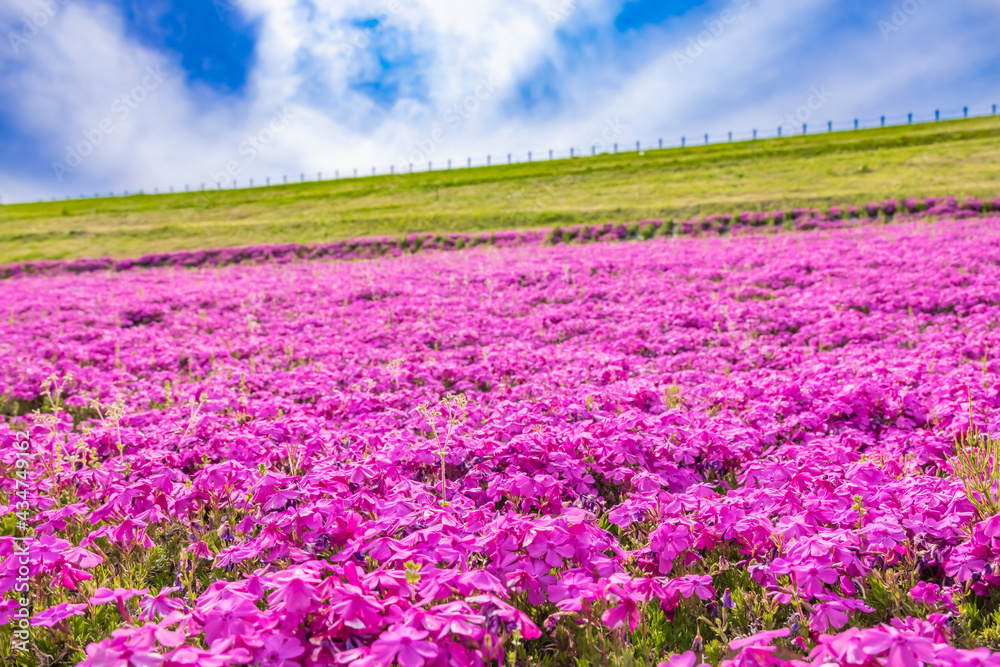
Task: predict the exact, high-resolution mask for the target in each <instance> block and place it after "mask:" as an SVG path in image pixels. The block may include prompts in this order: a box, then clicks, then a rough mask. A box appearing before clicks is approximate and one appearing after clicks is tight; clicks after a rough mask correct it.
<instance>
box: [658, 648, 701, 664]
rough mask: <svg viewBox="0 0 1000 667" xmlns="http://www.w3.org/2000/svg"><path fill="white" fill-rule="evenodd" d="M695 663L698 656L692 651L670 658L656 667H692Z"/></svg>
mask: <svg viewBox="0 0 1000 667" xmlns="http://www.w3.org/2000/svg"><path fill="white" fill-rule="evenodd" d="M697 662H698V656H697V655H695V654H694V652H693V651H685V652H684V653H678V654H676V655H672V656H670V659H669V660H667V661H665V662H661V663H660V664H658V665H657V666H656V667H694V666H695V664H696V663H697ZM702 664H704V663H702Z"/></svg>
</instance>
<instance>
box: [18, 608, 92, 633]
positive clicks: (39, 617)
mask: <svg viewBox="0 0 1000 667" xmlns="http://www.w3.org/2000/svg"><path fill="white" fill-rule="evenodd" d="M86 609H87V605H85V604H70V603H69V602H60V603H59V604H57V605H55V606H54V607H49V608H48V609H46V610H44V611H40V612H37V613H36V614H35V615H34V616H32V618H31V624H32V625H34V626H39V625H44V626H45V627H47V628H51V627H52V626H53V625H55V624H56V623H59V622H60V621H64V620H66V619H67V618H71V617H73V616H83V612H84V611H85V610H86Z"/></svg>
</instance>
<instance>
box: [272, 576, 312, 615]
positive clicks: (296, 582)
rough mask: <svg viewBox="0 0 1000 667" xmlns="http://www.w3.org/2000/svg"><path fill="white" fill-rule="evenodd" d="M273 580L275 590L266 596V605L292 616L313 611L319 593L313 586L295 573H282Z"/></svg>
mask: <svg viewBox="0 0 1000 667" xmlns="http://www.w3.org/2000/svg"><path fill="white" fill-rule="evenodd" d="M275 580H276V582H277V583H276V585H275V586H274V588H275V590H274V592H273V593H272V594H271V595H270V596H268V599H267V601H268V604H270V605H271V606H272V607H280V608H282V609H284V610H285V611H287V612H290V613H293V614H297V613H302V612H309V611H312V610H313V608H314V606H315V605H316V602H317V601H318V600H319V591H318V590H316V586H315V585H314V584H312V583H311V582H309V581H307V580H306V579H304V578H303V577H302V576H301V575H300V574H297V573H295V572H282V573H281V574H280V575H278V576H277V577H275Z"/></svg>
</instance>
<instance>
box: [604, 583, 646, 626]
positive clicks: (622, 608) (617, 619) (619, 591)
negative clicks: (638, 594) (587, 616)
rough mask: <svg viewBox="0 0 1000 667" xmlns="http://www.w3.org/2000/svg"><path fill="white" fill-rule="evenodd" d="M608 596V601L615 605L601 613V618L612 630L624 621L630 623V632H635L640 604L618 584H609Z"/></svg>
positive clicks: (639, 619)
mask: <svg viewBox="0 0 1000 667" xmlns="http://www.w3.org/2000/svg"><path fill="white" fill-rule="evenodd" d="M606 596H607V599H608V602H609V603H611V604H613V605H615V606H614V607H611V608H610V609H608V610H607V611H606V612H604V613H603V614H601V620H602V621H603V622H604V624H605V625H606V626H608V627H609V628H611V629H612V630H615V629H617V628H618V627H620V626H621V625H622V624H623V623H624V624H628V629H629V632H634V631H635V628H636V626H637V625H639V622H640V621H641V620H642V619H641V618H640V616H639V606H638V605H637V604H636V602H635V600H633V599H632V597H631V596H630V595H629V594H628V593H627V592H626V591H625V590H624V589H623V588H622V587H621V586H618V585H616V584H612V585H611V586H608V589H607V592H606Z"/></svg>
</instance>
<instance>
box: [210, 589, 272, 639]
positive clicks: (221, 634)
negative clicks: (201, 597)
mask: <svg viewBox="0 0 1000 667" xmlns="http://www.w3.org/2000/svg"><path fill="white" fill-rule="evenodd" d="M199 612H200V613H201V614H203V615H204V619H205V620H204V622H203V625H204V627H205V638H206V639H207V640H208V641H209V643H211V642H214V641H215V640H216V639H224V638H226V637H230V636H232V635H242V634H246V633H248V632H250V631H251V630H252V628H253V626H254V623H256V621H257V620H258V619H259V618H260V616H261V612H260V610H259V609H257V606H256V605H255V604H254V603H253V600H250V599H248V598H245V597H243V596H242V595H232V596H231V597H227V598H224V599H221V600H219V601H217V602H214V603H212V604H211V605H210V606H208V607H206V608H204V609H200V610H199Z"/></svg>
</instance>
